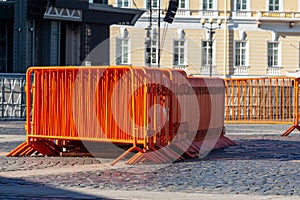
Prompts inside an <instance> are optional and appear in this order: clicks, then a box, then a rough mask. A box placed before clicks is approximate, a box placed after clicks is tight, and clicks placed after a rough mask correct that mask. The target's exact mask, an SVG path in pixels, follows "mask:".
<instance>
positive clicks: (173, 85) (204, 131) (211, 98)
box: [7, 66, 234, 165]
mask: <svg viewBox="0 0 300 200" xmlns="http://www.w3.org/2000/svg"><path fill="white" fill-rule="evenodd" d="M26 82H27V86H26V92H27V98H26V101H27V109H28V110H30V111H31V113H32V114H31V116H30V114H29V115H27V119H26V123H27V139H26V142H24V143H23V144H21V145H20V146H19V147H17V148H16V149H14V150H13V151H11V152H10V153H9V154H8V155H7V156H26V155H31V154H32V153H33V152H35V151H37V152H39V153H41V154H44V155H48V156H57V155H61V154H62V153H64V152H65V151H72V148H73V146H74V145H75V146H76V145H77V146H78V145H79V146H80V147H82V144H81V143H80V142H82V143H83V146H84V148H86V149H87V150H94V149H89V147H88V143H87V142H98V143H111V144H114V145H117V146H121V147H122V148H125V151H124V152H123V153H122V154H121V155H120V156H119V157H117V158H116V159H115V161H114V162H113V163H112V165H114V164H115V163H117V162H118V161H119V160H121V159H123V158H124V157H125V156H127V155H128V154H129V153H130V152H136V154H135V155H134V156H133V157H131V158H130V159H129V160H128V162H127V163H129V164H135V163H137V162H140V161H143V160H150V161H153V162H155V163H165V162H171V161H175V160H178V159H179V160H180V159H182V155H186V156H188V157H191V158H194V157H196V156H198V155H199V153H200V154H201V155H202V156H203V155H204V154H205V153H207V152H209V151H210V150H211V149H213V148H220V147H224V146H228V145H233V144H234V143H233V142H232V141H230V140H229V139H228V138H226V137H225V136H224V133H225V132H224V95H225V94H224V81H223V80H222V79H210V80H206V79H204V78H190V77H187V76H186V74H185V72H183V71H178V70H173V69H153V68H141V67H129V66H128V67H124V66H122V67H118V66H116V67H84V68H83V67H32V68H30V69H29V70H28V72H27V77H26ZM31 104H32V105H33V106H32V108H31V106H30V105H31ZM212 112H213V113H212ZM199 114H200V116H199ZM205 141H206V143H205ZM124 145H125V146H124Z"/></svg>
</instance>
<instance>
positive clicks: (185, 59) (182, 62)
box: [173, 38, 187, 66]
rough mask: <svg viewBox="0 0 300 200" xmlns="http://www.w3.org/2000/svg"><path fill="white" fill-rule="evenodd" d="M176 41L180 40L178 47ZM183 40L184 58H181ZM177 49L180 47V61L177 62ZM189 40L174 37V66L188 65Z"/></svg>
mask: <svg viewBox="0 0 300 200" xmlns="http://www.w3.org/2000/svg"><path fill="white" fill-rule="evenodd" d="M175 42H178V44H179V46H178V47H176V46H175ZM181 42H184V44H183V60H182V58H181V56H180V55H181V53H182V51H181V49H182V46H181V44H180V43H181ZM176 49H178V54H177V56H178V61H177V63H176V61H175V55H176V54H175V52H176ZM186 61H187V40H186V39H185V38H180V39H174V40H173V66H186V65H187V62H186Z"/></svg>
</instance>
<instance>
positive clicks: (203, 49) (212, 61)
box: [201, 40, 215, 67]
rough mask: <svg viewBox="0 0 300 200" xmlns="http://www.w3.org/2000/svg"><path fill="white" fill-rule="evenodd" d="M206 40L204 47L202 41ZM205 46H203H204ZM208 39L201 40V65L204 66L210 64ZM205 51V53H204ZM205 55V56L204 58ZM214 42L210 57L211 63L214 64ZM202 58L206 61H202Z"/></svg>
mask: <svg viewBox="0 0 300 200" xmlns="http://www.w3.org/2000/svg"><path fill="white" fill-rule="evenodd" d="M204 42H206V47H205V46H204V45H203V43H204ZM204 47H205V48H204ZM209 48H210V47H209V40H202V41H201V65H202V66H203V67H204V66H210V63H209V61H210V55H209ZM204 53H205V54H204ZM205 57H206V58H205ZM214 57H215V56H214V44H213V46H212V58H211V63H212V65H214ZM204 58H205V60H206V62H205V63H204Z"/></svg>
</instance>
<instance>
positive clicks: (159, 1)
mask: <svg viewBox="0 0 300 200" xmlns="http://www.w3.org/2000/svg"><path fill="white" fill-rule="evenodd" d="M148 1H150V0H144V5H145V6H144V8H145V9H149V8H147V4H148ZM153 1H155V0H152V4H153ZM156 1H157V7H153V9H158V8H159V4H158V3H160V6H161V5H162V4H161V3H162V1H161V0H156Z"/></svg>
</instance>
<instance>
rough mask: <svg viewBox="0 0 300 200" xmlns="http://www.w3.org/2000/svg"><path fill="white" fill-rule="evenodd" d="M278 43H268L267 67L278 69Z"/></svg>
mask: <svg viewBox="0 0 300 200" xmlns="http://www.w3.org/2000/svg"><path fill="white" fill-rule="evenodd" d="M278 54H279V43H278V42H268V67H279V63H278V56H279V55H278Z"/></svg>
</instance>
